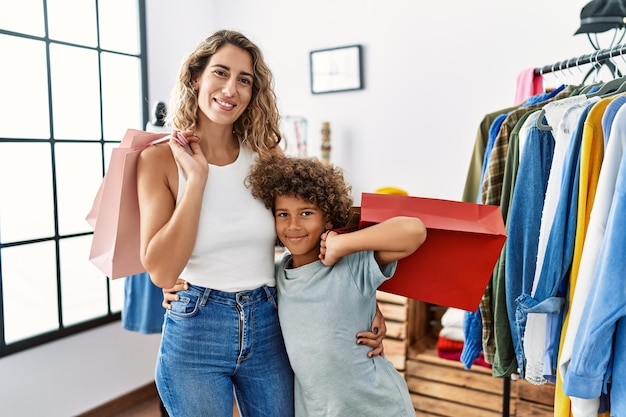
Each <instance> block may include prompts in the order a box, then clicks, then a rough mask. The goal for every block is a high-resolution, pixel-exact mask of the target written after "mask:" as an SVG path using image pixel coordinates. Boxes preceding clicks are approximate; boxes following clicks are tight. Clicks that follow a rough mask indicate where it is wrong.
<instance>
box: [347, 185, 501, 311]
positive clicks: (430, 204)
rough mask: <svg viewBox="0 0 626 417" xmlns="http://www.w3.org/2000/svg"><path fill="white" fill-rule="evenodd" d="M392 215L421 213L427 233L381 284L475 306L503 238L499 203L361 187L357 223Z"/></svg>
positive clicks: (469, 307)
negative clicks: (364, 190) (367, 190)
mask: <svg viewBox="0 0 626 417" xmlns="http://www.w3.org/2000/svg"><path fill="white" fill-rule="evenodd" d="M394 216H411V217H418V218H420V219H421V220H422V221H423V222H424V224H425V225H426V229H427V233H428V235H427V237H426V240H425V241H424V243H423V244H422V246H420V247H419V249H418V250H417V251H415V252H414V253H413V254H412V255H411V256H409V257H407V258H404V259H402V260H400V261H399V262H398V266H397V269H396V273H395V274H394V276H393V277H392V278H391V279H389V280H387V281H385V282H384V283H383V284H382V285H381V286H380V287H379V289H380V290H382V291H386V292H390V293H394V294H398V295H402V296H406V297H409V298H413V299H416V300H420V301H425V302H428V303H432V304H438V305H442V306H446V307H457V308H460V309H464V310H467V311H475V310H476V308H477V307H478V304H479V303H480V300H481V298H482V295H483V293H484V291H485V288H486V287H487V283H488V282H489V280H490V278H491V274H492V272H493V268H494V266H495V264H496V261H497V259H498V257H499V256H500V252H501V251H502V247H503V246H504V241H505V240H506V231H505V228H504V222H503V220H502V213H501V211H500V207H498V206H491V205H484V204H475V203H466V202H459V201H451V200H440V199H433V198H423V197H411V196H398V195H386V194H370V193H363V195H362V199H361V215H360V221H359V228H363V227H367V226H371V225H372V224H375V223H379V222H381V221H383V220H386V219H388V218H390V217H394Z"/></svg>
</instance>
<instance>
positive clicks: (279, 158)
mask: <svg viewBox="0 0 626 417" xmlns="http://www.w3.org/2000/svg"><path fill="white" fill-rule="evenodd" d="M246 185H247V186H250V187H251V188H252V195H253V196H254V197H255V198H258V199H259V200H261V201H263V203H264V204H265V206H266V207H267V208H269V209H271V210H272V211H273V210H274V203H275V200H276V197H278V196H289V197H296V198H301V199H303V200H306V201H308V202H310V203H312V204H315V205H316V206H318V207H319V209H320V210H321V211H322V213H324V216H325V217H326V219H327V220H328V221H329V222H330V223H332V225H333V228H337V227H343V226H344V225H345V224H346V222H347V221H348V216H349V214H350V207H352V203H353V201H354V200H353V199H352V194H351V191H352V187H350V186H349V185H348V184H346V183H345V181H344V178H343V170H342V169H341V168H339V167H335V166H333V165H326V164H324V163H322V162H321V161H320V160H319V159H316V158H296V157H291V156H285V155H272V156H267V157H262V158H259V160H258V161H257V162H256V163H255V164H254V165H253V166H252V168H251V169H250V173H249V174H248V177H247V178H246Z"/></svg>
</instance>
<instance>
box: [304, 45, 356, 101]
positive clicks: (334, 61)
mask: <svg viewBox="0 0 626 417" xmlns="http://www.w3.org/2000/svg"><path fill="white" fill-rule="evenodd" d="M362 55H363V54H362V46H361V45H348V46H340V47H336V48H329V49H318V50H315V51H311V52H310V67H311V93H313V94H323V93H334V92H339V91H352V90H362V89H363V58H362Z"/></svg>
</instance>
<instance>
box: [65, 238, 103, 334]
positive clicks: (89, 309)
mask: <svg viewBox="0 0 626 417" xmlns="http://www.w3.org/2000/svg"><path fill="white" fill-rule="evenodd" d="M59 248H60V251H59V252H60V258H61V263H60V265H61V296H62V299H61V302H62V304H63V325H64V326H70V325H72V324H77V323H81V322H84V321H87V320H90V319H94V318H97V317H104V316H106V315H107V314H108V308H107V289H106V284H107V279H108V278H107V277H105V276H104V274H103V273H102V272H100V270H98V269H97V268H96V267H95V266H94V265H93V264H92V263H91V262H89V251H90V249H91V236H82V237H74V238H67V239H62V240H61V241H60V243H59Z"/></svg>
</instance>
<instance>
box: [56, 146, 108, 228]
mask: <svg viewBox="0 0 626 417" xmlns="http://www.w3.org/2000/svg"><path fill="white" fill-rule="evenodd" d="M55 156H56V174H57V198H58V205H59V234H60V235H68V234H73V233H83V232H89V231H91V230H92V229H91V227H90V226H89V224H88V223H87V222H86V221H85V216H86V215H87V213H88V212H89V210H90V209H91V205H92V203H93V198H94V197H95V195H96V192H97V190H98V187H99V186H100V183H101V182H102V162H101V161H102V157H101V153H100V144H97V143H93V144H92V143H58V144H56V145H55Z"/></svg>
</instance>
